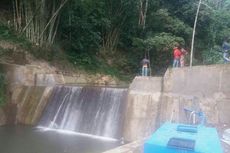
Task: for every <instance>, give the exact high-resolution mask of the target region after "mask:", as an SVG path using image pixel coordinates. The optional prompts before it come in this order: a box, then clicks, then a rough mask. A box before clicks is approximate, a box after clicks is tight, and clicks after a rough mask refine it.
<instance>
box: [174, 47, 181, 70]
mask: <svg viewBox="0 0 230 153" xmlns="http://www.w3.org/2000/svg"><path fill="white" fill-rule="evenodd" d="M181 55H182V53H181V48H180V46H179V44H177V45H176V46H175V47H174V48H173V57H174V58H173V67H174V68H175V67H180V58H181Z"/></svg>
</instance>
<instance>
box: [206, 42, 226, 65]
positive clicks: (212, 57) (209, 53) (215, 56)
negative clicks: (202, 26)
mask: <svg viewBox="0 0 230 153" xmlns="http://www.w3.org/2000/svg"><path fill="white" fill-rule="evenodd" d="M222 54H223V53H222V52H221V48H220V47H219V46H215V47H214V48H213V49H210V50H205V51H203V52H202V57H203V62H204V64H220V63H223V55H222Z"/></svg>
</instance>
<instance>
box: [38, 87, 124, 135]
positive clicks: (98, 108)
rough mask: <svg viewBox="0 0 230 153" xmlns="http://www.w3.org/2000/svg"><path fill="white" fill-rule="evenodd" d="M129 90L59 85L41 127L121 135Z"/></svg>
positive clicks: (54, 91) (93, 133)
mask: <svg viewBox="0 0 230 153" xmlns="http://www.w3.org/2000/svg"><path fill="white" fill-rule="evenodd" d="M126 95H127V89H123V88H102V87H72V86H67V87H66V86H57V87H55V88H54V90H53V93H52V96H51V98H50V101H49V103H48V106H47V107H46V109H45V110H44V113H43V116H42V118H41V120H40V123H39V126H43V127H48V128H52V129H62V130H69V131H75V132H79V133H86V134H92V135H97V136H103V137H111V138H120V136H121V130H122V129H121V127H122V122H123V116H124V115H123V110H124V107H125V101H126Z"/></svg>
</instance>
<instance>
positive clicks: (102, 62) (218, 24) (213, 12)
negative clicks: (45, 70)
mask: <svg viewBox="0 0 230 153" xmlns="http://www.w3.org/2000/svg"><path fill="white" fill-rule="evenodd" d="M47 2H48V1H47ZM53 2H55V0H54V1H52V2H51V3H53ZM56 2H57V4H58V3H59V2H60V0H58V1H56ZM139 2H140V1H139V0H122V1H117V0H110V1H104V0H84V1H82V0H69V1H68V3H66V5H65V7H64V8H63V10H62V12H61V16H60V20H59V21H60V24H59V28H58V31H57V34H58V37H57V38H58V39H57V42H56V43H57V44H58V45H59V46H60V47H61V48H62V49H63V50H65V54H66V56H67V57H68V59H69V61H70V62H71V63H72V64H74V65H75V66H76V67H78V68H82V69H85V70H89V71H91V72H102V73H107V74H111V75H117V76H121V77H124V76H125V77H131V76H133V75H135V74H136V73H138V68H139V67H140V64H139V63H140V61H141V59H142V58H143V57H144V56H145V54H146V51H149V56H150V60H151V66H152V68H153V72H156V73H157V72H160V71H162V70H161V69H163V70H164V69H166V68H167V67H168V66H169V65H171V64H172V49H173V47H174V45H175V44H176V43H180V44H181V45H182V46H183V47H185V48H190V47H191V46H190V45H191V38H192V31H193V24H194V19H195V15H196V10H197V6H198V5H197V4H198V1H197V0H179V1H178V0H154V1H149V4H148V11H147V16H146V22H145V28H143V27H141V26H140V25H139V19H140V10H139V9H140V3H139ZM204 2H205V4H202V5H201V8H200V12H199V16H198V21H197V28H196V35H195V46H194V60H193V61H194V64H214V63H219V59H220V56H221V55H220V54H219V53H218V52H217V51H216V50H219V49H217V47H219V48H220V46H221V44H222V42H223V39H224V38H225V37H229V36H230V28H229V27H230V20H229V19H230V10H229V7H228V6H229V5H230V0H224V1H218V3H217V1H213V0H206V1H204ZM51 3H50V4H51ZM48 12H49V13H51V12H50V10H49V11H48ZM0 39H7V40H11V41H14V42H20V43H21V44H22V45H25V44H26V41H24V40H23V38H22V37H18V36H16V35H15V32H14V31H12V30H11V29H10V28H7V27H6V26H2V25H0ZM25 46H26V45H25ZM28 46H29V45H28ZM215 46H217V47H215ZM210 48H213V49H212V50H210ZM32 50H33V51H32V53H33V54H34V55H35V56H36V57H42V58H44V59H47V60H49V61H50V60H52V59H53V58H54V57H55V56H57V54H58V52H57V51H56V49H53V48H50V49H49V48H48V49H45V50H44V49H42V48H39V47H38V48H33V49H32Z"/></svg>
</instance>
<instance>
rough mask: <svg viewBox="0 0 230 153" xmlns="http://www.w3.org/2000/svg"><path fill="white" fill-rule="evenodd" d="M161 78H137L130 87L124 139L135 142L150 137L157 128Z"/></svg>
mask: <svg viewBox="0 0 230 153" xmlns="http://www.w3.org/2000/svg"><path fill="white" fill-rule="evenodd" d="M161 85H162V78H161V77H156V78H153V77H136V78H135V79H134V80H133V82H132V84H131V85H130V87H129V92H128V101H127V109H126V115H125V123H124V134H123V135H124V139H125V140H126V141H135V140H138V139H142V138H143V137H146V136H149V135H150V134H151V133H152V132H153V131H154V130H155V127H156V124H157V123H156V122H157V118H158V113H159V112H158V105H159V101H160V98H161Z"/></svg>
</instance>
